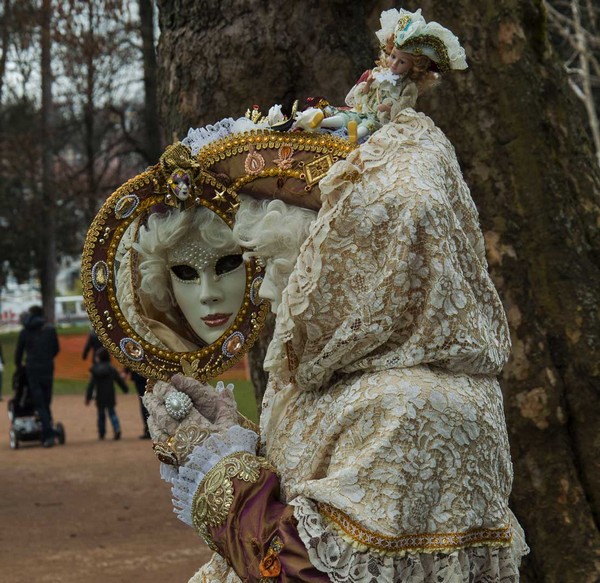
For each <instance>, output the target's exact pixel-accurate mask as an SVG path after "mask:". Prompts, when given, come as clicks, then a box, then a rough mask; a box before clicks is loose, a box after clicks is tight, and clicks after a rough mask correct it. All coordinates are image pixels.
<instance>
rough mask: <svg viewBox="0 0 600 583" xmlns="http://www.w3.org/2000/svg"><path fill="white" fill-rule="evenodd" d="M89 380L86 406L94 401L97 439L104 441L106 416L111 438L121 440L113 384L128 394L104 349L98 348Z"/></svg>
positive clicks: (127, 388) (126, 387)
mask: <svg viewBox="0 0 600 583" xmlns="http://www.w3.org/2000/svg"><path fill="white" fill-rule="evenodd" d="M90 372H91V378H90V382H89V383H88V387H87V391H86V394H85V404H86V406H87V405H89V404H90V402H91V401H92V400H95V401H96V408H97V409H98V439H104V436H105V435H106V415H107V414H108V418H109V419H110V423H111V425H112V428H113V438H114V439H115V440H119V439H121V423H120V422H119V417H118V415H117V412H116V410H115V408H116V406H117V399H116V396H115V383H117V384H118V385H119V387H120V389H121V390H122V391H123V393H124V394H127V393H128V392H129V387H128V386H127V385H126V384H125V382H124V381H123V379H122V378H121V375H120V374H119V372H118V371H117V369H116V368H115V367H114V366H112V364H111V363H110V354H109V353H108V351H107V350H106V349H105V348H100V349H99V350H98V354H97V362H96V363H95V364H94V365H93V366H92V368H91V369H90Z"/></svg>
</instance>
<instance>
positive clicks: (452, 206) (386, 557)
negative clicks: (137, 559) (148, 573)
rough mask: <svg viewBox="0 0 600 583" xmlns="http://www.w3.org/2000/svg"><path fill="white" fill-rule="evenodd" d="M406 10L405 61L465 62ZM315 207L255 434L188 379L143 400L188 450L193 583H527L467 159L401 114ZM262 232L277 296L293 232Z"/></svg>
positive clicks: (164, 436) (156, 429)
mask: <svg viewBox="0 0 600 583" xmlns="http://www.w3.org/2000/svg"><path fill="white" fill-rule="evenodd" d="M394 14H395V17H397V22H396V23H394V27H393V28H392V30H395V31H396V33H395V34H396V38H397V39H398V41H397V43H396V44H399V45H400V46H401V47H402V48H403V49H404V50H407V49H410V50H411V52H412V53H417V52H421V53H422V54H426V55H428V56H429V58H431V59H432V60H433V61H434V62H436V63H452V62H454V61H455V60H456V59H457V58H458V59H460V58H464V53H463V51H462V49H461V48H460V47H459V46H458V48H457V45H455V44H454V43H452V42H448V43H446V42H445V39H450V38H455V37H454V36H453V35H452V34H451V33H450V32H449V31H447V30H446V29H443V28H442V27H441V26H440V25H435V26H432V25H433V24H434V23H431V24H432V25H429V28H427V26H423V25H422V23H423V22H424V21H423V20H422V17H421V15H420V12H417V13H415V14H411V13H407V12H405V11H400V12H398V11H395V12H394ZM386 18H387V17H386ZM413 22H414V23H415V25H416V26H417V27H418V28H417V29H416V30H415V31H412V30H411V26H412V23H413ZM400 25H401V26H400ZM408 37H409V38H410V42H408V41H405V42H403V41H402V39H405V38H408ZM459 49H460V50H459ZM320 191H321V202H322V206H321V209H320V211H319V213H318V217H317V219H316V221H315V222H314V223H312V225H309V226H310V230H309V234H308V237H307V238H306V240H305V241H304V242H303V243H302V245H301V246H300V245H298V250H299V255H298V258H297V260H296V262H295V264H294V266H293V271H292V273H291V275H290V276H289V279H288V281H287V286H286V287H285V289H284V290H283V293H282V294H281V296H280V297H277V298H274V299H276V300H279V301H280V304H279V305H278V306H277V319H276V327H275V334H274V337H273V341H272V343H271V345H270V346H269V350H268V353H267V357H266V359H265V369H266V370H268V371H269V373H270V377H269V384H268V387H267V390H266V393H265V397H264V401H263V403H262V412H261V418H260V432H258V431H252V430H251V429H248V428H245V427H241V426H240V425H238V418H237V415H236V409H235V403H234V401H233V396H232V394H231V393H230V392H229V391H228V390H227V389H222V390H216V389H212V388H211V387H209V386H207V385H203V384H201V383H199V382H197V381H195V380H193V379H188V378H185V377H181V376H175V377H173V378H172V380H171V382H163V381H159V382H157V383H156V384H155V385H154V388H153V389H152V391H151V392H147V394H146V396H145V397H144V401H145V404H146V406H147V408H148V410H149V411H150V418H149V427H150V430H151V433H152V435H153V438H154V439H155V440H156V444H157V445H158V446H160V445H161V444H163V445H165V444H166V445H169V446H171V447H178V448H179V449H178V450H177V451H178V452H179V454H180V457H179V460H178V462H179V463H178V465H177V466H166V465H164V464H163V465H162V466H161V473H162V476H163V478H165V479H166V480H167V481H169V482H171V483H172V484H173V487H172V493H173V497H174V504H175V507H176V511H177V513H178V515H179V517H180V518H181V519H182V520H183V521H184V522H186V523H187V524H190V525H192V526H193V527H194V529H195V530H196V531H197V532H198V533H199V534H200V535H201V536H202V537H203V539H204V540H205V541H206V542H207V543H208V545H209V546H210V547H211V548H212V549H213V550H215V551H216V553H215V555H213V558H212V560H211V561H210V563H209V564H207V565H205V566H204V567H202V568H201V569H200V571H199V572H198V573H197V574H196V575H195V576H194V578H193V579H192V581H194V582H198V583H200V582H216V581H219V582H223V581H227V582H238V581H240V580H241V581H335V582H342V581H344V582H353V583H355V582H361V583H362V582H373V583H374V582H376V581H410V582H413V583H415V582H427V583H433V582H434V581H435V582H436V583H455V582H458V581H462V582H465V583H467V582H469V583H471V582H484V581H485V582H486V583H489V582H504V583H508V582H515V581H518V579H519V573H518V567H519V564H520V560H521V556H522V555H523V554H524V553H525V552H526V551H527V547H526V545H525V543H524V539H523V536H522V531H521V529H520V527H519V525H518V523H517V521H516V519H515V517H514V516H513V514H512V512H511V511H510V509H509V506H508V498H509V494H510V490H511V485H512V466H511V461H510V451H509V443H508V437H507V431H506V424H505V419H504V412H503V405H502V393H501V390H500V386H499V384H498V381H497V379H496V376H497V375H498V373H499V372H500V371H501V369H502V367H503V365H504V363H505V362H506V359H507V358H508V354H509V348H510V340H509V331H508V327H507V322H506V317H505V314H504V310H503V308H502V304H501V302H500V299H499V297H498V295H497V292H496V290H495V288H494V285H493V283H492V281H491V279H490V276H489V274H488V272H487V264H486V259H485V252H484V243H483V237H482V234H481V231H480V229H479V226H478V215H477V211H476V208H475V205H474V203H473V201H472V199H471V197H470V193H469V190H468V187H467V185H466V184H465V182H464V180H463V178H462V175H461V171H460V168H459V165H458V161H457V159H456V156H455V153H454V148H453V147H452V145H451V144H450V143H449V141H448V140H447V139H446V137H445V136H444V135H443V133H442V132H441V131H440V130H439V129H438V128H437V127H436V126H435V125H434V123H433V122H432V121H431V120H430V119H429V118H428V117H426V116H425V115H423V114H420V113H417V112H415V111H414V110H413V109H410V108H408V109H403V110H401V111H399V112H398V113H397V115H396V116H395V117H393V118H392V119H391V120H390V123H388V124H386V125H384V126H382V128H380V129H379V130H378V131H377V132H375V133H374V134H373V135H372V136H371V137H370V138H369V140H367V141H366V142H365V143H364V144H362V145H361V146H360V147H359V148H357V149H356V150H354V151H353V152H352V153H350V154H349V155H348V157H347V159H345V160H340V161H338V162H337V163H336V164H335V165H334V166H333V167H331V168H330V170H329V172H328V173H327V175H326V176H325V178H323V179H322V180H321V182H320ZM298 202H299V203H301V202H302V200H301V198H300V197H299V198H298ZM282 208H283V207H282ZM241 210H242V209H241V208H240V211H241ZM264 216H265V217H266V216H268V213H267V214H265V215H264ZM261 222H262V221H261V220H260V218H257V220H252V219H248V218H246V217H243V215H242V214H240V215H239V217H236V223H235V226H234V236H235V237H236V238H237V240H238V241H239V243H240V245H242V246H245V247H250V248H251V249H253V252H255V253H257V254H258V255H260V256H261V257H262V259H263V260H264V261H265V262H266V266H267V270H266V274H265V281H264V282H263V284H262V287H261V293H265V290H271V291H277V290H280V289H281V286H280V285H277V283H276V282H274V281H272V280H271V277H270V273H271V272H270V270H269V266H271V265H276V264H277V263H278V261H279V255H278V249H279V248H280V246H281V245H280V243H279V241H280V239H285V238H286V237H287V236H288V234H289V232H290V225H292V224H293V221H288V220H287V219H286V217H285V213H284V212H282V214H281V216H280V217H279V219H278V221H277V223H276V224H277V225H278V232H277V229H275V230H274V232H271V233H268V232H265V230H264V229H263V228H262V227H261ZM263 235H264V236H263ZM266 297H267V298H269V297H270V298H271V299H273V296H272V294H270V293H267V294H266ZM182 394H183V395H182ZM186 399H187V401H186ZM184 401H185V402H184ZM190 435H196V436H201V437H200V438H199V439H198V440H197V441H195V442H194V443H193V444H191V443H190V437H189V436H190ZM186 440H187V441H186ZM186 443H187V446H186ZM194 444H197V445H194ZM192 445H194V447H192Z"/></svg>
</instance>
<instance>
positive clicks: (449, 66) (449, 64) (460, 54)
mask: <svg viewBox="0 0 600 583" xmlns="http://www.w3.org/2000/svg"><path fill="white" fill-rule="evenodd" d="M380 22H381V29H380V30H378V31H377V32H376V33H375V34H376V35H377V38H378V39H379V42H380V43H381V45H382V46H383V47H386V46H387V45H388V43H389V42H390V39H391V40H393V43H394V46H395V47H396V48H398V49H400V50H402V51H404V52H406V53H410V54H412V55H425V56H426V57H429V58H430V59H431V60H432V61H433V62H434V63H435V64H436V66H437V68H438V69H439V71H440V72H442V73H443V72H445V71H450V70H453V69H466V68H467V67H468V65H467V59H466V55H465V50H464V49H463V48H462V47H461V46H460V42H459V40H458V38H457V37H456V36H455V35H454V34H453V33H452V32H451V31H450V30H448V29H447V28H444V27H443V26H442V25H441V24H439V23H437V22H429V23H428V22H426V21H425V19H424V18H423V16H421V9H420V8H419V9H418V10H417V11H416V12H409V11H408V10H404V9H400V10H397V9H395V8H392V9H391V10H385V11H384V12H382V13H381V17H380Z"/></svg>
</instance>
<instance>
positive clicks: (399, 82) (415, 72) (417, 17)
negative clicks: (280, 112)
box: [296, 9, 467, 141]
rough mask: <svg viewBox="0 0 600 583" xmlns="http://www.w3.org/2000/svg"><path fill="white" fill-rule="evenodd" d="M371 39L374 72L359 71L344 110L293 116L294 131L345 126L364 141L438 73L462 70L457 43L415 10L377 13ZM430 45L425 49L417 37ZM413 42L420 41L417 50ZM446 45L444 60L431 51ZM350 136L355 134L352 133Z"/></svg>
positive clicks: (310, 110)
mask: <svg viewBox="0 0 600 583" xmlns="http://www.w3.org/2000/svg"><path fill="white" fill-rule="evenodd" d="M380 22H381V29H380V30H379V31H377V33H376V34H377V37H378V40H379V42H380V44H381V57H380V59H379V61H378V62H379V63H381V65H379V64H378V65H377V66H376V67H375V68H374V69H372V70H369V71H365V72H364V73H363V74H362V75H361V77H360V79H359V80H358V82H357V83H356V85H354V87H352V89H351V90H350V92H349V93H348V95H347V96H346V100H345V101H346V105H347V106H348V107H349V109H348V108H345V109H344V108H336V107H333V106H331V105H329V104H328V103H327V102H324V101H321V102H320V103H321V105H319V104H318V103H317V104H316V105H317V107H311V108H308V109H306V110H305V111H303V112H300V113H299V114H298V115H297V121H296V127H299V128H302V129H305V130H308V131H311V130H314V129H317V128H325V129H331V130H338V129H341V128H346V127H347V128H348V132H349V134H350V137H351V139H357V140H359V141H361V140H364V139H365V138H366V137H367V136H368V135H369V134H372V133H373V132H374V131H376V130H378V129H379V128H380V127H381V126H382V125H384V124H386V123H388V122H389V121H390V120H391V119H394V118H395V117H396V116H397V115H398V113H399V112H400V111H402V110H403V109H406V108H408V107H410V108H413V107H414V106H415V104H416V102H417V97H418V96H419V95H421V94H423V93H424V92H425V91H427V90H428V89H430V88H431V87H433V86H435V85H436V84H437V83H438V81H439V73H443V72H446V71H449V70H461V69H466V68H467V61H466V56H465V52H464V50H463V49H462V47H461V46H460V43H459V42H458V39H457V38H456V36H454V35H453V34H452V33H451V32H450V31H449V30H447V29H445V28H444V27H442V26H441V25H439V24H438V23H437V22H430V23H427V22H425V19H424V18H423V17H422V16H421V10H420V9H419V10H417V11H416V12H415V13H409V12H407V11H405V10H400V11H398V10H396V9H392V10H387V11H385V12H383V13H382V15H381V19H380ZM426 37H428V38H429V39H431V42H430V43H429V45H428V46H425V44H424V42H423V39H425V38H426ZM415 38H420V39H421V40H420V41H419V44H418V46H417V45H415V44H414V40H413V39H415ZM439 42H443V43H444V45H445V46H446V49H447V50H446V55H450V54H451V55H452V57H451V58H448V59H446V57H445V56H444V55H443V54H442V53H440V52H439V51H437V50H435V46H436V43H438V44H439ZM354 132H356V134H355V135H354Z"/></svg>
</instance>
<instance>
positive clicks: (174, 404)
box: [165, 391, 192, 421]
mask: <svg viewBox="0 0 600 583" xmlns="http://www.w3.org/2000/svg"><path fill="white" fill-rule="evenodd" d="M165 409H166V410H167V413H168V414H169V415H170V416H171V417H173V419H175V420H177V421H181V420H182V419H185V418H186V417H187V415H188V413H189V412H190V411H191V410H192V400H191V399H190V398H189V397H188V395H186V394H185V393H182V392H181V391H173V392H172V393H169V394H168V395H167V398H166V399H165Z"/></svg>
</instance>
